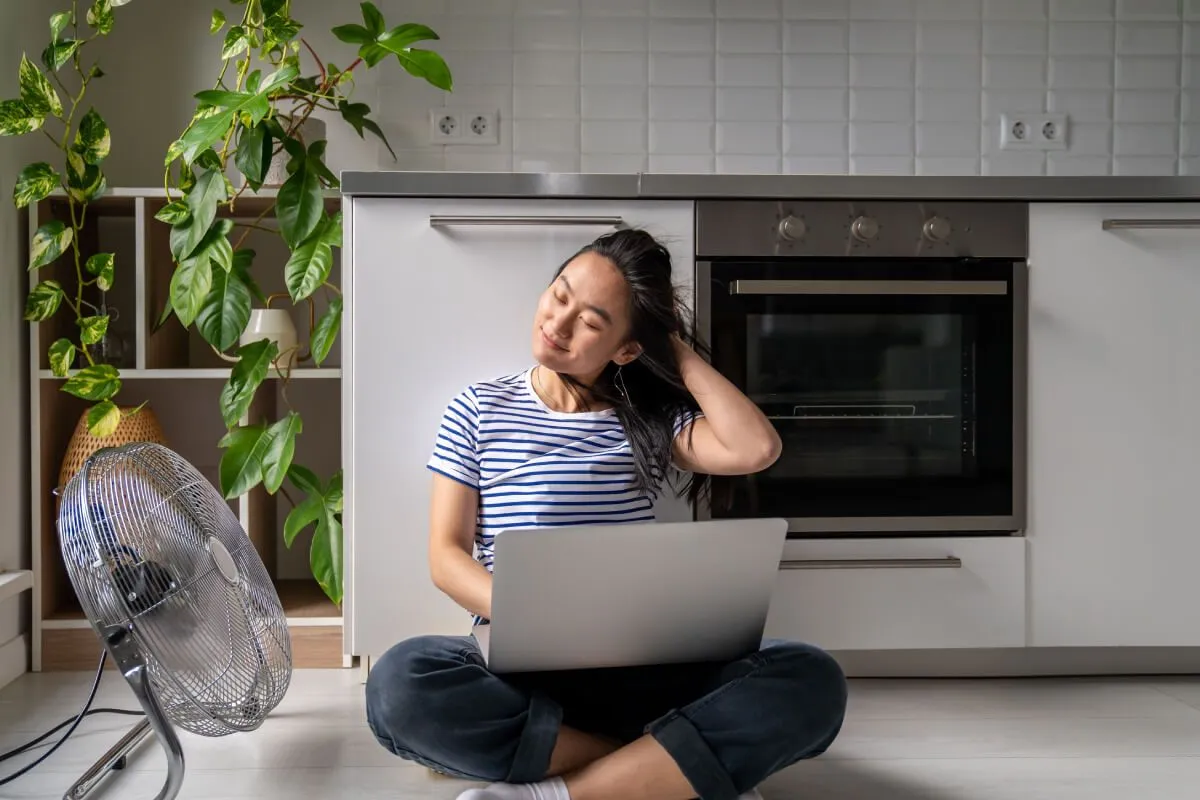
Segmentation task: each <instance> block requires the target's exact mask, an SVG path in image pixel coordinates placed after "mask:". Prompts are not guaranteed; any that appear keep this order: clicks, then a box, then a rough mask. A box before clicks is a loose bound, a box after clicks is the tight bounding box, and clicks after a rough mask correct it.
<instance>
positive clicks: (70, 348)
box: [48, 339, 75, 378]
mask: <svg viewBox="0 0 1200 800" xmlns="http://www.w3.org/2000/svg"><path fill="white" fill-rule="evenodd" d="M48 355H49V356H50V371H51V372H53V373H54V376H55V377H56V378H65V377H66V376H67V373H68V372H69V371H70V370H71V364H73V363H74V362H75V343H74V342H72V341H71V340H70V339H55V340H54V344H52V345H50V349H49V351H48Z"/></svg>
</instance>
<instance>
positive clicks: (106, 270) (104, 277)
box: [84, 253, 113, 292]
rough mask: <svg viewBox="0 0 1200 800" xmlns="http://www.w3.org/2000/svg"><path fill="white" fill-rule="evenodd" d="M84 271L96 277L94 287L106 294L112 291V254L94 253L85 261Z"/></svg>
mask: <svg viewBox="0 0 1200 800" xmlns="http://www.w3.org/2000/svg"><path fill="white" fill-rule="evenodd" d="M84 269H86V270H87V271H88V274H89V275H95V276H96V287H97V288H98V289H99V290H100V291H102V292H107V291H109V290H110V289H112V285H113V254H112V253H96V254H95V255H94V256H92V257H91V258H89V259H88V260H87V263H86V264H84Z"/></svg>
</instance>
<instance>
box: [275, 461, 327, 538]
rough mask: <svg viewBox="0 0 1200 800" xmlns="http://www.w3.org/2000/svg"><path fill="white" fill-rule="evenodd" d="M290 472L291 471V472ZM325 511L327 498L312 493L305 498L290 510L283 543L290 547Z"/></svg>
mask: <svg viewBox="0 0 1200 800" xmlns="http://www.w3.org/2000/svg"><path fill="white" fill-rule="evenodd" d="M289 474H290V473H289ZM324 511H325V498H324V497H322V496H321V495H319V494H312V495H309V496H308V497H306V498H304V500H303V501H302V502H300V503H299V504H298V505H297V506H296V507H295V508H293V509H292V510H291V511H290V512H288V515H287V519H286V520H285V521H284V523H283V543H284V545H286V546H287V547H288V548H290V547H291V546H292V542H294V541H296V537H297V536H298V535H299V534H300V532H301V531H302V530H304V529H305V528H307V527H308V526H309V525H311V524H312V523H314V522H316V521H317V520H318V519H320V518H321V515H322V514H323V513H324Z"/></svg>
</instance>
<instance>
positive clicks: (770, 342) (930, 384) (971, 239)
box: [695, 200, 1028, 538]
mask: <svg viewBox="0 0 1200 800" xmlns="http://www.w3.org/2000/svg"><path fill="white" fill-rule="evenodd" d="M1027 220H1028V208H1027V206H1026V204H1024V203H1008V202H978V203H963V202H955V203H950V202H947V203H931V202H909V201H862V202H858V201H830V200H824V201H796V202H777V201H770V202H768V201H744V200H729V201H724V200H712V201H701V202H699V203H698V204H697V228H696V245H697V259H696V297H695V303H696V311H697V325H698V330H699V333H700V336H701V337H702V339H703V340H704V341H705V342H707V343H708V344H709V346H710V347H711V359H712V363H713V365H714V366H715V367H716V368H717V369H718V370H719V371H720V372H721V373H722V374H723V375H725V376H726V377H727V378H729V379H730V380H731V381H732V382H733V383H734V384H736V385H737V386H738V388H740V389H741V390H742V391H743V392H745V393H746V395H747V396H749V397H750V398H751V399H752V400H753V401H754V402H755V403H756V404H757V405H758V406H759V408H761V409H762V411H763V412H764V413H765V414H766V415H767V416H768V417H769V418H770V419H771V421H772V422H773V423H774V425H775V428H776V430H778V432H779V435H780V437H781V438H782V440H783V453H782V455H781V456H780V457H779V459H778V460H777V461H776V462H775V464H774V465H772V466H771V467H770V468H768V469H767V470H765V471H763V472H760V473H758V474H755V475H749V476H742V477H716V478H714V479H713V491H712V497H711V499H710V500H709V501H708V502H706V503H705V504H704V505H703V506H702V507H701V508H700V509H699V515H700V516H701V518H722V517H736V518H745V517H785V518H787V519H788V520H789V525H790V534H789V535H790V536H792V537H793V538H799V537H806V536H828V535H831V534H834V535H855V534H862V535H879V534H899V533H903V534H905V535H924V534H929V535H938V534H941V535H946V534H951V533H953V534H954V535H963V534H964V533H972V534H981V535H986V534H993V535H1012V534H1014V533H1020V532H1021V531H1022V529H1023V527H1024V518H1025V431H1026V425H1025V369H1026V365H1025V347H1026V319H1027V272H1026V266H1027V265H1026V255H1027Z"/></svg>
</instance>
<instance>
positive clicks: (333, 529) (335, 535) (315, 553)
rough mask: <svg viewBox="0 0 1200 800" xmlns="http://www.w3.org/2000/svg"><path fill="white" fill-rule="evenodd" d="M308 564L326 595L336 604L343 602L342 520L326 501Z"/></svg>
mask: <svg viewBox="0 0 1200 800" xmlns="http://www.w3.org/2000/svg"><path fill="white" fill-rule="evenodd" d="M308 566H309V569H310V570H312V574H313V577H314V578H316V579H317V583H318V585H320V587H321V590H322V591H324V592H325V595H326V596H327V597H328V598H329V599H330V600H332V601H333V602H334V604H335V605H338V606H340V605H341V604H342V586H343V583H342V522H341V520H340V519H338V516H337V514H336V513H335V512H334V511H333V509H332V508H331V506H330V504H329V503H328V502H326V503H325V504H324V505H322V507H321V516H320V517H319V518H318V519H317V529H316V530H315V531H314V532H313V539H312V545H311V546H310V549H309V551H308Z"/></svg>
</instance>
